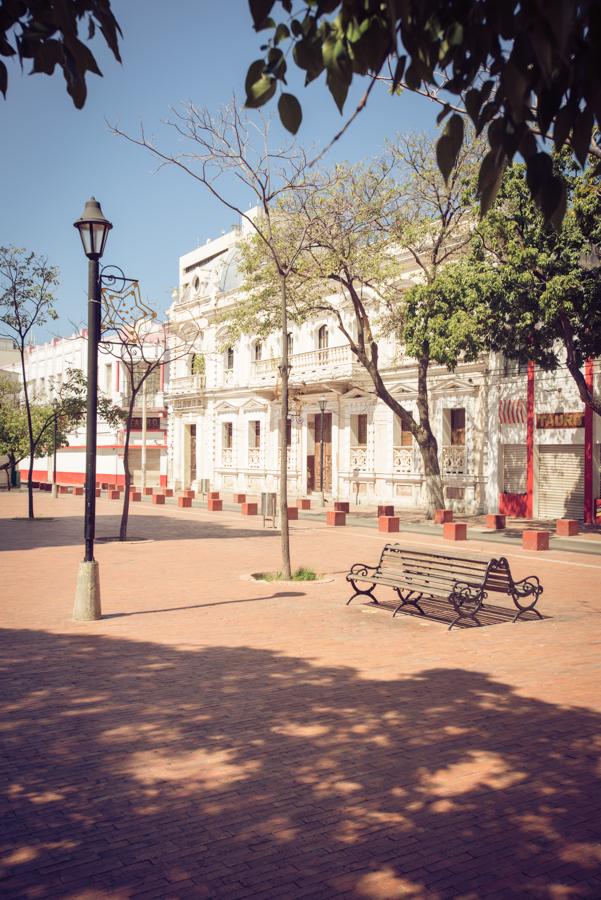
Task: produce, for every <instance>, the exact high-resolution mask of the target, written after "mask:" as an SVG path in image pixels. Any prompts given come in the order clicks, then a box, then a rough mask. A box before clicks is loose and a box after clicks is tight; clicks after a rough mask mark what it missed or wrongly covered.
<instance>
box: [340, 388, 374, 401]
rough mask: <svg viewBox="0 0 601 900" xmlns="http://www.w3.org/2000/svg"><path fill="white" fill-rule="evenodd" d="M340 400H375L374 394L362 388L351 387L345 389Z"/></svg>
mask: <svg viewBox="0 0 601 900" xmlns="http://www.w3.org/2000/svg"><path fill="white" fill-rule="evenodd" d="M341 399H342V400H375V394H373V393H369V391H364V390H363V389H362V388H358V387H352V388H350V390H348V391H345V393H344V394H342V397H341Z"/></svg>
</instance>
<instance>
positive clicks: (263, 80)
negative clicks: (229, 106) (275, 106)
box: [245, 75, 276, 109]
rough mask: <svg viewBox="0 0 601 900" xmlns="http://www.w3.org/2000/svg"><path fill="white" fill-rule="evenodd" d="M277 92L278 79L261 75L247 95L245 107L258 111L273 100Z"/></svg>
mask: <svg viewBox="0 0 601 900" xmlns="http://www.w3.org/2000/svg"><path fill="white" fill-rule="evenodd" d="M275 91H276V79H275V78H273V77H271V76H269V75H261V77H260V78H259V79H257V81H255V83H254V84H253V85H252V86H251V88H250V91H249V92H248V93H247V95H246V103H245V106H246V107H247V108H248V109H258V108H259V107H260V106H263V104H264V103H267V101H268V100H271V98H272V97H273V95H274V94H275Z"/></svg>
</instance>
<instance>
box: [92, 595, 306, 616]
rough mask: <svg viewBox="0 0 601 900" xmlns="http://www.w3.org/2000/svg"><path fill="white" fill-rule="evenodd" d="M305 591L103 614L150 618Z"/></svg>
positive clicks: (274, 597)
mask: <svg viewBox="0 0 601 900" xmlns="http://www.w3.org/2000/svg"><path fill="white" fill-rule="evenodd" d="M306 596H307V595H306V594H305V593H304V592H303V591H276V593H275V594H267V595H266V596H265V597H242V598H241V599H239V600H216V601H215V602H214V603H192V604H189V605H187V606H166V607H165V608H164V609H140V610H135V611H134V612H119V613H108V614H106V613H103V616H102V618H103V619H122V618H123V617H126V618H129V616H150V615H154V614H155V613H164V612H182V611H184V610H188V609H205V608H206V607H209V606H231V605H232V603H258V601H259V600H278V599H281V598H282V597H306Z"/></svg>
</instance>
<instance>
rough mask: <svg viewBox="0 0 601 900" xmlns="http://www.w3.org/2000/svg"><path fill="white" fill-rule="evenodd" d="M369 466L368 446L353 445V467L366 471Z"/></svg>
mask: <svg viewBox="0 0 601 900" xmlns="http://www.w3.org/2000/svg"><path fill="white" fill-rule="evenodd" d="M366 468H367V447H351V469H359V470H361V471H365V469H366Z"/></svg>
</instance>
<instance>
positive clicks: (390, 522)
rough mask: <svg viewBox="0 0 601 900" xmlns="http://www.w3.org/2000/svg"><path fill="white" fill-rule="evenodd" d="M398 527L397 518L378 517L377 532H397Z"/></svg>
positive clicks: (399, 522) (399, 521) (399, 523)
mask: <svg viewBox="0 0 601 900" xmlns="http://www.w3.org/2000/svg"><path fill="white" fill-rule="evenodd" d="M400 525H401V520H400V518H399V517H398V516H378V531H383V532H384V533H385V534H391V533H392V532H393V531H398V530H399V528H400Z"/></svg>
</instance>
